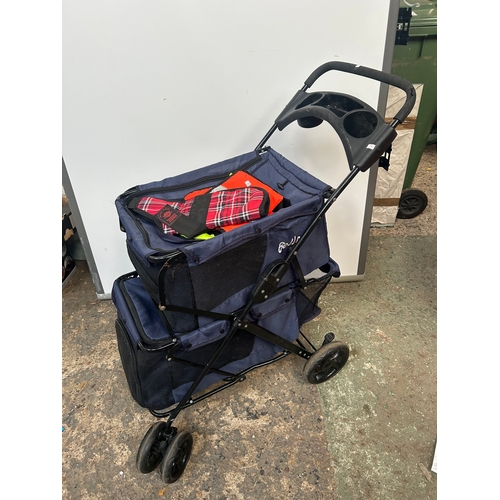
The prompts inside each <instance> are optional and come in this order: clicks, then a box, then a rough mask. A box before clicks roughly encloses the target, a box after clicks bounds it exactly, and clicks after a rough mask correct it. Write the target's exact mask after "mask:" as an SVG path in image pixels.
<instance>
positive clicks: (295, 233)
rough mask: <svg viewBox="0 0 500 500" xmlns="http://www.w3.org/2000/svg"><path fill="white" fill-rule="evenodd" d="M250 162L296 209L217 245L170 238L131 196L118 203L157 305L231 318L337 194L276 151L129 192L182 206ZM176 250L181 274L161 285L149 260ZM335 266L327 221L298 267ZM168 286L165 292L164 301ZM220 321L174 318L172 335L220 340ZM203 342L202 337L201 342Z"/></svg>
mask: <svg viewBox="0 0 500 500" xmlns="http://www.w3.org/2000/svg"><path fill="white" fill-rule="evenodd" d="M249 162H250V164H251V166H250V167H249V168H248V169H247V170H246V171H247V172H248V173H249V174H251V175H252V176H254V177H256V178H257V179H259V180H260V181H262V182H264V183H266V184H267V185H269V186H270V187H271V188H273V189H275V190H276V191H277V192H279V193H280V194H281V195H282V196H284V197H285V198H286V199H288V200H289V201H290V204H291V205H290V206H288V207H286V208H282V209H280V210H278V211H277V212H276V213H273V214H272V215H269V216H267V217H263V218H261V219H259V220H255V221H252V222H250V223H248V224H246V225H244V226H242V227H240V228H238V229H235V230H233V231H229V232H227V233H223V234H220V235H217V236H215V237H214V238H212V239H209V240H205V241H195V240H188V239H185V238H182V237H180V236H172V235H165V234H164V233H163V232H162V231H161V230H160V229H159V228H158V227H157V226H156V225H155V224H154V223H153V222H151V221H149V220H147V219H146V218H140V217H139V216H137V215H135V214H133V213H132V212H131V211H129V210H128V209H127V207H126V200H127V196H126V194H124V195H122V196H120V197H119V198H118V199H117V200H116V208H117V211H118V215H119V220H120V224H121V226H122V228H123V229H124V231H125V233H126V244H127V250H128V252H129V256H130V259H131V261H132V264H133V265H134V267H135V269H136V270H137V271H138V273H139V276H140V279H141V281H142V283H143V285H144V287H145V288H146V290H147V292H148V294H149V295H150V296H151V297H152V298H153V300H154V301H155V302H156V303H159V302H162V303H164V304H167V305H169V304H170V305H177V306H183V307H188V308H193V309H203V310H210V311H215V312H221V313H224V314H230V313H231V312H233V311H236V310H238V309H239V308H241V307H244V306H245V305H246V304H247V303H248V300H249V298H250V295H251V292H252V289H253V288H254V285H255V283H256V281H257V279H258V276H259V275H260V274H261V273H262V272H263V271H264V269H266V268H267V267H268V266H269V265H270V264H271V263H274V262H276V261H277V260H279V259H285V258H286V257H287V256H288V254H289V252H290V248H291V247H292V245H293V244H294V243H295V242H296V241H297V240H298V239H299V238H300V237H301V235H303V234H304V232H305V231H306V229H307V228H308V227H309V226H310V224H311V222H312V220H313V219H314V217H315V215H316V214H317V212H318V210H319V209H320V208H321V207H322V205H323V203H324V197H325V193H326V192H327V191H328V190H329V189H330V187H329V186H328V185H327V184H325V183H324V182H322V181H320V180H319V179H317V178H315V177H314V176H312V175H310V174H309V173H308V172H306V171H304V170H302V169H300V168H299V167H298V166H296V165H294V164H293V163H292V162H290V161H289V160H287V159H286V158H284V157H283V156H281V155H280V154H279V153H277V152H275V151H273V150H272V149H269V150H268V151H266V152H263V153H261V154H257V153H256V152H254V151H252V152H250V153H246V154H243V155H241V156H238V157H236V158H232V159H229V160H225V161H223V162H220V163H216V164H214V165H210V166H207V167H203V168H201V169H197V170H194V171H191V172H188V173H185V174H181V175H178V176H175V177H170V178H167V179H164V180H161V181H157V182H150V183H148V184H143V185H140V186H137V187H136V188H135V189H134V190H133V191H132V190H129V192H130V193H131V194H130V196H134V197H136V196H142V195H145V196H154V197H157V198H162V197H163V198H164V199H182V198H183V197H184V196H185V195H186V194H187V193H189V192H191V191H194V190H196V189H202V188H205V187H210V186H216V185H218V184H220V183H221V182H223V181H224V180H225V179H226V178H228V176H229V175H230V173H234V172H235V171H237V170H238V169H241V168H242V167H243V166H245V165H249ZM129 192H127V193H129ZM175 251H178V252H179V255H180V259H177V261H176V262H177V268H175V269H176V270H175V272H174V270H168V272H166V273H165V275H164V276H165V277H164V279H163V280H162V282H161V283H160V272H161V268H162V265H163V263H152V262H150V260H148V257H151V256H155V255H164V254H169V253H172V252H175ZM242 259H244V260H242ZM226 261H227V264H226ZM328 261H329V246H328V233H327V228H326V221H325V218H322V219H321V221H320V222H319V224H318V225H317V226H316V228H315V230H314V231H313V232H312V234H311V236H310V237H309V239H308V240H307V241H306V242H305V243H304V245H303V246H302V248H301V249H300V252H299V254H298V262H299V264H300V267H301V270H302V272H303V274H308V273H311V272H312V271H314V270H316V269H317V268H319V267H321V266H323V265H325V264H327V263H328ZM297 281H298V276H297V275H296V273H295V271H294V269H293V268H291V269H290V270H289V271H288V272H287V274H286V275H285V277H284V279H283V280H282V282H281V283H282V284H283V285H288V284H290V285H292V286H295V284H296V283H297ZM160 285H162V287H163V289H164V292H163V295H162V296H160V295H161V294H160ZM216 321H219V320H214V319H212V318H209V317H206V316H196V317H194V316H193V315H190V314H185V313H171V314H170V316H169V323H170V324H171V327H172V329H173V330H174V331H175V332H176V333H179V334H183V335H184V334H190V332H192V331H194V330H197V329H200V330H201V331H203V330H204V329H205V328H210V325H212V326H213V330H212V332H211V334H210V335H208V337H210V338H212V339H214V338H215V339H216V337H217V335H216V334H215V332H216V330H217V328H218V327H219V326H220V325H218V324H217V325H213V324H214V323H215V322H216ZM222 329H224V328H221V330H222ZM221 335H222V336H223V334H221ZM202 336H203V334H202V333H201V332H200V335H198V337H199V338H201V337H202ZM190 343H192V342H190ZM195 344H196V345H200V344H198V343H195Z"/></svg>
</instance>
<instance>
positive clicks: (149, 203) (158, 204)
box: [137, 196, 194, 234]
mask: <svg viewBox="0 0 500 500" xmlns="http://www.w3.org/2000/svg"><path fill="white" fill-rule="evenodd" d="M193 200H194V198H193V199H192V200H189V201H183V202H178V201H166V200H161V199H159V198H153V197H152V196H145V197H144V198H142V199H141V201H139V203H138V204H137V208H138V209H139V210H142V211H144V212H146V213H148V214H150V215H156V214H157V213H158V212H160V211H161V209H162V208H163V207H165V205H170V206H171V207H173V208H175V209H177V210H179V212H181V213H182V214H184V215H189V211H190V210H191V206H192V205H193ZM162 227H163V232H164V233H165V234H178V233H177V232H176V231H174V230H173V229H172V228H171V227H168V226H167V225H166V224H162Z"/></svg>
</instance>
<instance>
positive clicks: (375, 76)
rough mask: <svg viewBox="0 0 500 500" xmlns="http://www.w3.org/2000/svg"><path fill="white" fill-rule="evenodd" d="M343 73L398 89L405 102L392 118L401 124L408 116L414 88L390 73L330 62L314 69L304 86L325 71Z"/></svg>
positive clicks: (356, 65)
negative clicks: (402, 92)
mask: <svg viewBox="0 0 500 500" xmlns="http://www.w3.org/2000/svg"><path fill="white" fill-rule="evenodd" d="M332 70H336V71H343V72H344V73H352V74H354V75H359V76H363V77H365V78H370V79H372V80H377V81H379V82H382V83H387V84H388V85H392V86H394V87H398V88H400V89H401V90H404V91H405V92H406V102H405V103H404V104H403V106H402V108H401V109H400V110H399V111H398V112H397V114H396V116H395V117H394V119H395V120H398V122H399V123H402V122H403V121H404V120H405V118H406V117H407V116H408V115H409V114H410V111H411V110H412V109H413V106H414V105H415V99H416V92H415V87H414V86H413V85H412V84H411V83H410V82H409V81H408V80H405V79H404V78H401V77H399V76H396V75H392V74H390V73H385V72H383V71H379V70H376V69H372V68H367V67H366V66H360V65H359V64H352V63H346V62H342V61H330V62H327V63H325V64H322V65H321V66H319V68H317V69H315V70H314V71H313V72H312V73H311V75H310V76H309V78H308V79H307V80H306V81H305V82H304V84H305V85H306V86H307V87H308V88H309V87H311V86H312V85H313V84H314V82H315V81H316V80H317V79H318V78H319V77H320V76H321V75H323V74H324V73H326V72H327V71H332Z"/></svg>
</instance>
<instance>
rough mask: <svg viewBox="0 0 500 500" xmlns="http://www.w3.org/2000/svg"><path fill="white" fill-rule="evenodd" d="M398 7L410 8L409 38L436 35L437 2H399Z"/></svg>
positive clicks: (405, 0)
mask: <svg viewBox="0 0 500 500" xmlns="http://www.w3.org/2000/svg"><path fill="white" fill-rule="evenodd" d="M399 6H400V7H405V8H408V7H411V12H412V16H411V21H410V32H409V35H410V36H428V35H437V0H433V1H432V0H420V1H418V2H417V1H416V0H400V3H399Z"/></svg>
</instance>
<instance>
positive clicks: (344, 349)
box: [304, 341, 349, 384]
mask: <svg viewBox="0 0 500 500" xmlns="http://www.w3.org/2000/svg"><path fill="white" fill-rule="evenodd" d="M348 358H349V347H348V345H347V344H345V343H344V342H338V341H333V342H330V343H328V344H325V345H323V346H322V347H321V348H320V349H318V350H317V351H316V352H315V353H314V354H313V355H312V356H311V357H310V358H309V359H308V360H307V362H306V364H305V365H304V374H305V376H306V378H307V380H308V382H309V383H311V384H321V383H323V382H326V381H327V380H329V379H331V378H332V377H333V376H335V375H337V373H338V372H339V371H340V370H341V369H342V368H343V367H344V365H345V364H346V362H347V359H348Z"/></svg>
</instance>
